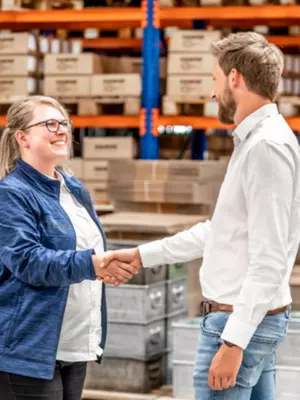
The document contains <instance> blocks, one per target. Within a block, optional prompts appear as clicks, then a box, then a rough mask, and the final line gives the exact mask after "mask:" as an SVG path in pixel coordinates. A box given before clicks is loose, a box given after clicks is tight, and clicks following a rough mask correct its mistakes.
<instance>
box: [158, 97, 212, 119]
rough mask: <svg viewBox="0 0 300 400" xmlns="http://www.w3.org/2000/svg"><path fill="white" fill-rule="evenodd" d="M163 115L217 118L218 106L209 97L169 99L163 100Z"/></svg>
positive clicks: (164, 98)
mask: <svg viewBox="0 0 300 400" xmlns="http://www.w3.org/2000/svg"><path fill="white" fill-rule="evenodd" d="M162 113H163V115H197V116H206V117H216V116H217V115H218V106H217V103H216V102H215V101H214V100H210V99H208V98H207V97H203V98H198V97H169V96H163V99H162Z"/></svg>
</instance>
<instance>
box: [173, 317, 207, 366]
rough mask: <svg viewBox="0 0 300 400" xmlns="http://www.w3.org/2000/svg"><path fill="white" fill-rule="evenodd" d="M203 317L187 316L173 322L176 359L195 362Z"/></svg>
mask: <svg viewBox="0 0 300 400" xmlns="http://www.w3.org/2000/svg"><path fill="white" fill-rule="evenodd" d="M201 319H202V318H200V317H199V318H187V319H185V320H182V321H179V322H175V323H174V324H173V353H174V360H176V361H188V362H194V361H195V359H196V353H197V346H198V341H199V336H200V324H201Z"/></svg>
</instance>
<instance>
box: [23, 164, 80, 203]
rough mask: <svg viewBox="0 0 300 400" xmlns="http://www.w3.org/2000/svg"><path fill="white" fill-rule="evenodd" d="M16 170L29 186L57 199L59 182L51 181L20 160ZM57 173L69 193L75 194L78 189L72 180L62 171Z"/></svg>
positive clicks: (56, 180)
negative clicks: (62, 179)
mask: <svg viewBox="0 0 300 400" xmlns="http://www.w3.org/2000/svg"><path fill="white" fill-rule="evenodd" d="M16 169H17V171H18V172H19V173H20V174H21V175H23V176H24V177H25V178H26V180H27V181H28V182H29V183H30V185H32V186H33V187H35V188H36V189H37V190H40V191H42V192H44V193H45V194H47V195H50V196H54V197H56V198H59V193H60V185H61V182H60V180H58V179H52V178H50V177H49V176H47V175H44V174H42V173H41V172H39V171H38V170H37V169H35V168H33V167H32V166H31V165H30V164H28V163H26V162H25V161H23V160H21V159H18V160H17V166H16ZM59 173H60V174H61V175H62V177H63V178H64V181H65V184H66V186H67V188H68V189H69V190H70V191H71V192H73V191H75V192H77V191H78V189H79V188H78V187H77V186H78V185H77V184H76V183H74V182H73V181H72V178H71V177H70V176H68V175H67V174H65V173H63V172H62V171H59Z"/></svg>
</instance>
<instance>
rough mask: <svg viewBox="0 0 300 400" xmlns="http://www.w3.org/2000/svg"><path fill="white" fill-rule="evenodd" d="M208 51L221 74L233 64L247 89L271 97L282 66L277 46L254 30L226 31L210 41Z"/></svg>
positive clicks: (276, 86)
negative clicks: (225, 34)
mask: <svg viewBox="0 0 300 400" xmlns="http://www.w3.org/2000/svg"><path fill="white" fill-rule="evenodd" d="M212 54H213V55H214V56H215V57H216V58H217V59H218V62H219V65H220V67H221V68H222V70H223V72H224V73H225V75H226V76H227V75H229V73H230V71H231V70H232V69H233V68H235V69H237V70H238V71H239V72H240V73H241V74H242V75H243V77H244V80H245V83H246V85H247V87H248V89H249V90H250V91H251V92H254V93H256V94H258V95H260V96H263V97H266V98H268V99H269V100H271V101H274V100H275V98H276V95H277V92H278V87H279V83H280V79H281V75H282V72H283V67H284V58H283V54H282V52H281V51H280V50H279V48H278V47H277V46H275V45H273V44H271V43H269V42H268V41H267V40H266V39H265V38H264V37H263V36H262V35H260V34H258V33H255V32H240V33H236V34H230V35H229V36H227V37H226V38H224V39H221V40H219V41H216V42H213V43H212Z"/></svg>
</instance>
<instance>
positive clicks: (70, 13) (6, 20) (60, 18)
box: [0, 7, 143, 30]
mask: <svg viewBox="0 0 300 400" xmlns="http://www.w3.org/2000/svg"><path fill="white" fill-rule="evenodd" d="M142 20H143V10H142V8H139V7H137V8H133V7H131V8H130V7H128V8H125V7H124V8H118V7H116V8H109V7H103V8H102V7H97V8H86V9H84V12H82V10H46V11H39V10H31V11H1V12H0V24H1V29H8V28H11V29H18V30H21V29H26V28H27V29H34V28H37V27H39V28H51V29H55V28H58V27H60V28H63V29H66V30H68V29H69V30H72V29H76V30H81V29H84V28H92V27H99V28H101V27H104V28H111V29H114V28H124V27H127V26H135V27H139V26H141V22H142Z"/></svg>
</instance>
